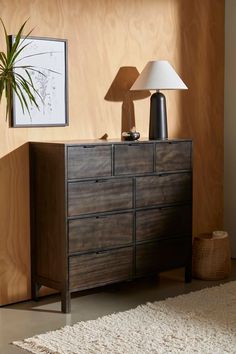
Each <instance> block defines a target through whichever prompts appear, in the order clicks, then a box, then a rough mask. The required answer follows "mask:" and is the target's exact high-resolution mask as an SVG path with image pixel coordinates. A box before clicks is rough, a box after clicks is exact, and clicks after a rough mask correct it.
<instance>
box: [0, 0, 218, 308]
mask: <svg viewBox="0 0 236 354" xmlns="http://www.w3.org/2000/svg"><path fill="white" fill-rule="evenodd" d="M0 8H1V17H2V19H3V21H4V22H5V24H6V27H7V29H8V31H9V32H10V33H12V34H15V33H16V31H17V30H18V29H19V26H20V25H21V24H22V23H23V21H25V20H26V19H27V18H29V22H28V25H27V29H31V28H32V27H35V30H34V32H33V35H35V36H43V37H54V38H67V39H68V44H69V112H70V118H69V120H70V121H69V123H70V124H69V126H68V127H65V128H61V127H57V128H9V127H8V124H7V122H6V121H5V118H4V114H5V113H4V109H5V107H4V104H2V105H1V106H0V304H1V305H3V304H7V303H11V302H16V301H21V300H25V299H28V298H29V297H30V291H29V289H30V261H29V259H30V257H29V253H30V243H29V190H28V183H29V179H28V146H27V142H28V141H30V140H32V141H36V140H39V141H42V140H53V139H82V138H97V137H100V136H101V135H103V134H104V133H107V134H108V135H109V137H110V138H119V137H120V133H121V112H122V102H113V101H110V100H105V99H104V97H105V96H106V94H107V93H108V90H109V88H110V86H111V83H112V81H113V80H114V78H115V76H116V74H117V72H118V70H119V69H120V68H121V67H130V66H131V67H136V68H137V69H138V70H139V71H141V70H142V68H143V67H144V65H145V64H146V62H147V61H149V60H154V59H167V60H169V61H170V62H171V63H172V65H173V66H174V67H175V68H176V70H177V72H178V73H179V74H180V76H181V77H182V79H183V80H184V82H185V83H186V84H187V86H188V87H189V90H188V91H185V92H183V91H182V92H180V91H179V92H178V91H169V92H166V97H167V105H168V123H169V136H170V137H190V138H193V140H194V209H193V214H194V234H198V233H200V232H208V231H212V230H213V229H219V228H222V217H223V215H222V213H223V70H224V0H214V1H212V0H204V1H202V0H191V1H189V0H129V1H126V0H86V1H85V0H50V1H49V0H34V1H32V0H11V1H9V0H0ZM0 48H3V32H2V31H1V32H0ZM114 101H115V99H114ZM134 107H135V118H136V128H137V130H138V131H140V132H141V136H142V137H145V136H147V134H148V118H149V98H145V99H142V100H137V101H135V102H134ZM123 111H125V109H123Z"/></svg>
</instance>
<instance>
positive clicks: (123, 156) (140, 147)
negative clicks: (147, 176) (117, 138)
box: [114, 143, 154, 175]
mask: <svg viewBox="0 0 236 354" xmlns="http://www.w3.org/2000/svg"><path fill="white" fill-rule="evenodd" d="M114 148H115V160H114V161H115V162H114V165H115V167H114V170H115V175H127V174H136V173H147V172H153V155H154V144H137V143H134V144H132V143H130V144H124V145H115V147H114Z"/></svg>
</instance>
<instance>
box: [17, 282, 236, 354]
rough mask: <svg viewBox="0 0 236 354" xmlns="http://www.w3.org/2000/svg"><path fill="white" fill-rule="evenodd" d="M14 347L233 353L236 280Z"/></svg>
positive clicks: (42, 353)
mask: <svg viewBox="0 0 236 354" xmlns="http://www.w3.org/2000/svg"><path fill="white" fill-rule="evenodd" d="M13 344H15V345H17V346H19V347H21V348H23V349H26V350H28V351H29V352H31V353H35V354H100V353H106V354H121V353H122V354H146V353H148V354H149V353H150V354H154V353H155V354H162V353H163V354H169V353H186V354H191V353H201V354H225V353H227V354H233V353H236V281H233V282H229V283H226V284H224V285H220V286H217V287H213V288H207V289H204V290H200V291H196V292H192V293H190V294H186V295H180V296H177V297H175V298H169V299H166V300H164V301H158V302H154V303H148V304H146V305H142V306H138V307H137V308H135V309H133V310H129V311H126V312H120V313H117V314H112V315H109V316H104V317H102V318H99V319H97V320H92V321H87V322H78V323H76V324H75V325H73V326H66V327H63V328H62V329H60V330H56V331H52V332H48V333H46V334H40V335H37V336H34V337H32V338H28V339H25V340H23V341H17V342H14V343H13Z"/></svg>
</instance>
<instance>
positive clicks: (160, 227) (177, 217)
mask: <svg viewBox="0 0 236 354" xmlns="http://www.w3.org/2000/svg"><path fill="white" fill-rule="evenodd" d="M191 220H192V208H191V206H190V205H184V206H176V207H168V208H159V209H150V210H142V211H137V212H136V240H137V241H145V240H150V239H154V238H160V237H165V236H169V235H178V234H179V235H181V234H189V235H191V234H192V221H191Z"/></svg>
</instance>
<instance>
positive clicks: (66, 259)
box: [30, 140, 192, 312]
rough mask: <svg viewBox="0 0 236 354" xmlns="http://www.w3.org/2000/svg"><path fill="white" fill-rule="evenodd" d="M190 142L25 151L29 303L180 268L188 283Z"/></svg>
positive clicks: (66, 307) (66, 304)
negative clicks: (42, 290) (43, 291)
mask: <svg viewBox="0 0 236 354" xmlns="http://www.w3.org/2000/svg"><path fill="white" fill-rule="evenodd" d="M191 156H192V143H191V141H190V140H167V141H153V140H152V141H149V140H147V141H136V142H121V141H113V142H112V141H111V142H110V141H104V142H103V141H78V142H62V143H30V163H31V168H30V171H31V234H32V297H33V298H34V299H36V298H37V295H38V290H39V287H40V286H41V285H45V286H48V287H51V288H54V289H58V290H59V291H60V292H61V295H62V311H63V312H69V311H70V295H71V293H72V292H74V291H78V290H83V289H88V288H93V287H98V286H101V285H105V284H109V283H114V282H120V281H124V280H130V279H133V278H136V277H141V276H145V275H149V274H152V273H156V272H160V271H163V270H168V269H171V268H175V267H182V266H184V267H185V281H191V249H192V163H191Z"/></svg>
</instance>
